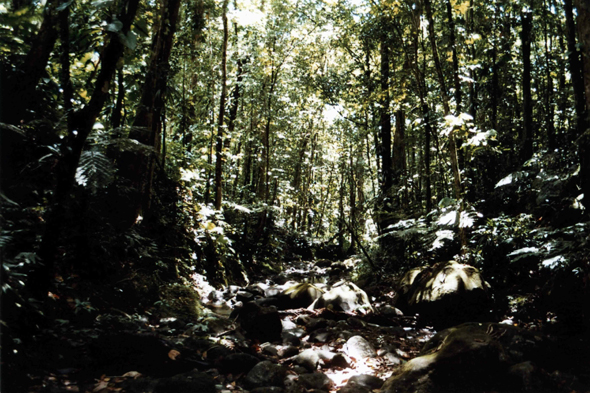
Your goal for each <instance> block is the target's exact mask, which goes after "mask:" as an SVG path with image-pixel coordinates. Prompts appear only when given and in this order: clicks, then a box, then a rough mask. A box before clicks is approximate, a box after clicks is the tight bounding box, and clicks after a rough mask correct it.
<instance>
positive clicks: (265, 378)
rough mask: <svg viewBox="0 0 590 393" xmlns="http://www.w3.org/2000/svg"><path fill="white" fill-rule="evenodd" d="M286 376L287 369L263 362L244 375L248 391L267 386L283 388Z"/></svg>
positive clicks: (266, 361)
mask: <svg viewBox="0 0 590 393" xmlns="http://www.w3.org/2000/svg"><path fill="white" fill-rule="evenodd" d="M286 374H287V369H286V368H285V367H283V366H281V365H278V364H274V363H272V362H270V361H268V360H265V361H263V362H260V363H258V364H257V365H256V366H254V368H252V370H250V372H249V373H248V375H246V380H245V384H246V386H247V387H248V388H249V389H255V388H261V387H267V386H278V387H283V386H284V382H283V380H284V378H285V375H286Z"/></svg>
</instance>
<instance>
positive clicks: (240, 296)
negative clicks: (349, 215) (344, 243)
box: [3, 261, 574, 393]
mask: <svg viewBox="0 0 590 393" xmlns="http://www.w3.org/2000/svg"><path fill="white" fill-rule="evenodd" d="M194 278H195V285H197V287H198V291H199V293H200V295H201V297H202V302H203V304H204V305H205V306H206V308H205V309H204V311H203V312H202V317H201V318H200V319H199V320H195V321H186V320H182V319H181V318H177V317H168V318H160V319H158V318H153V317H146V316H140V315H128V314H125V313H123V312H117V311H114V312H113V313H112V314H103V315H99V316H98V317H97V318H95V319H94V320H93V321H92V322H91V323H89V324H88V325H87V326H85V327H83V328H79V329H78V328H74V327H73V326H70V325H69V324H67V323H65V322H64V324H63V326H59V323H58V324H57V325H58V326H56V327H53V328H52V329H48V330H47V331H45V332H43V334H41V335H39V336H38V337H36V338H35V340H33V341H32V343H34V345H33V344H31V346H30V348H31V349H30V351H28V353H24V354H20V355H19V356H18V357H17V359H19V360H18V363H20V364H17V365H12V367H7V366H6V364H4V370H3V378H5V381H4V382H5V383H4V391H5V392H6V393H7V392H15V393H20V392H51V393H65V392H84V393H86V392H88V393H90V392H91V393H107V392H130V393H135V392H154V393H166V392H175V393H182V392H187V393H188V392H202V393H206V392H211V393H230V392H240V391H251V392H255V393H258V392H260V393H277V392H286V393H291V392H293V393H295V392H317V393H319V392H346V393H352V392H371V391H373V390H377V391H378V389H379V388H380V387H381V384H382V383H383V382H385V381H386V380H387V379H388V378H389V377H390V376H391V375H392V374H394V373H395V372H396V371H397V370H399V367H400V365H402V364H403V363H405V362H407V361H408V360H410V359H412V358H415V357H416V356H418V354H419V352H420V350H421V348H422V346H423V345H424V343H425V342H427V341H428V340H429V339H430V338H432V336H433V335H434V334H435V333H436V332H435V331H434V329H433V328H431V327H428V326H424V327H419V326H417V324H416V318H415V317H414V316H404V315H400V314H401V313H400V311H399V310H397V309H395V308H393V307H392V304H391V303H392V302H393V296H394V291H393V289H392V287H391V286H389V285H388V284H387V283H380V284H379V285H377V284H374V285H370V283H369V284H368V285H367V290H368V294H369V298H370V300H371V303H372V306H373V307H374V308H375V310H377V311H376V312H369V313H356V312H335V311H332V310H330V309H318V310H309V309H306V308H297V309H284V310H280V311H278V312H277V311H274V312H271V314H272V316H271V317H270V319H269V315H268V314H267V313H266V314H265V313H262V314H258V315H256V311H248V313H250V314H251V315H243V313H242V315H240V313H239V312H236V310H239V306H242V305H244V304H245V303H246V302H248V301H250V300H254V299H258V302H259V303H262V304H264V303H265V299H276V294H278V293H280V292H281V291H282V290H284V289H285V288H288V287H289V286H292V285H293V284H294V283H300V282H305V281H315V282H321V281H328V282H330V283H334V282H336V281H340V280H349V279H350V270H349V269H347V266H346V263H343V262H336V263H327V264H326V266H325V267H319V266H318V264H314V263H313V262H301V261H297V262H292V263H290V264H289V265H287V266H285V269H284V271H283V272H282V273H280V274H274V275H268V276H261V277H258V278H257V279H256V280H252V282H251V283H250V285H248V286H247V287H237V286H230V287H229V288H225V289H223V290H217V289H214V288H213V287H210V286H208V284H207V283H206V282H205V281H203V280H202V277H200V276H195V277H194ZM273 295H274V296H273ZM244 310H246V308H244ZM258 311H260V310H258ZM277 314H278V318H279V319H280V326H278V327H277V326H275V325H273V323H272V321H274V320H275V319H273V318H276V315H277ZM240 321H242V322H241V323H240ZM244 321H245V322H244ZM58 322H59V321H58ZM241 325H246V326H247V327H248V331H246V330H245V329H244V326H241ZM266 335H267V336H268V337H266ZM358 337H361V338H362V339H359V338H358ZM264 361H267V362H265V363H264V364H265V365H266V366H265V367H266V368H264V367H262V366H261V363H262V362H264ZM276 365H279V366H280V370H281V372H279V374H280V375H281V380H280V381H279V382H277V383H273V382H272V381H264V379H265V378H272V375H273V373H274V372H275V371H276V370H275V369H273V367H276ZM254 366H257V368H261V367H262V368H261V372H262V375H259V376H252V369H253V368H254ZM7 371H8V372H9V373H10V375H8V376H7V375H6V372H7ZM281 373H282V374H281ZM305 375H308V376H309V375H312V376H315V378H311V377H305ZM367 376H372V377H367ZM325 377H327V379H326V378H325ZM374 377H376V378H374ZM564 378H566V377H564ZM8 379H10V382H9V383H8V382H7V380H8ZM284 381H286V382H284ZM283 384H284V385H283ZM351 384H352V385H351ZM276 385H279V386H281V387H276V388H271V387H268V386H276ZM564 391H574V390H573V389H572V390H568V389H564Z"/></svg>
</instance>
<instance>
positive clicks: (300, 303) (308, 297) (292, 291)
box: [279, 283, 324, 310]
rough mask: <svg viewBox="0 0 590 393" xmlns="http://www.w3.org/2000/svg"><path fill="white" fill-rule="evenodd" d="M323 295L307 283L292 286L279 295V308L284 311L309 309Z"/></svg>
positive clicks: (321, 291) (318, 289)
mask: <svg viewBox="0 0 590 393" xmlns="http://www.w3.org/2000/svg"><path fill="white" fill-rule="evenodd" d="M323 293H324V291H323V290H321V289H320V288H318V287H316V286H315V285H312V284H309V283H301V284H297V285H293V286H292V287H289V288H287V289H285V290H284V291H283V292H282V293H281V294H280V295H279V299H280V303H279V304H280V306H279V308H281V309H283V310H286V309H294V308H306V307H309V306H310V305H311V304H312V303H313V302H314V301H315V300H316V299H318V298H319V297H320V296H322V294H323Z"/></svg>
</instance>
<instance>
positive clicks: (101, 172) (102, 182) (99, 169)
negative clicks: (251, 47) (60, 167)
mask: <svg viewBox="0 0 590 393" xmlns="http://www.w3.org/2000/svg"><path fill="white" fill-rule="evenodd" d="M114 172H115V169H114V166H113V163H112V162H111V161H110V160H109V159H108V158H107V156H105V155H104V153H102V152H100V151H96V150H87V151H83V152H82V155H81V156H80V161H79V162H78V168H77V169H76V182H77V183H78V184H79V185H81V186H84V187H88V188H90V190H91V192H92V193H93V194H94V193H96V191H97V190H98V189H99V188H103V187H106V186H107V185H109V184H110V182H111V181H112V179H113V174H114Z"/></svg>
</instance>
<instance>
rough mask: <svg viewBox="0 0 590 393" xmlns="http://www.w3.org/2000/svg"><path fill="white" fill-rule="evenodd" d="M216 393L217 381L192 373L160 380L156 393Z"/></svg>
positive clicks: (201, 374)
mask: <svg viewBox="0 0 590 393" xmlns="http://www.w3.org/2000/svg"><path fill="white" fill-rule="evenodd" d="M194 392H200V393H216V389H215V380H214V379H213V377H211V376H210V375H207V374H205V373H201V372H198V371H191V372H188V373H184V374H179V375H175V376H174V377H170V378H162V379H160V380H159V381H158V382H157V384H156V387H155V389H154V393H194Z"/></svg>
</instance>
